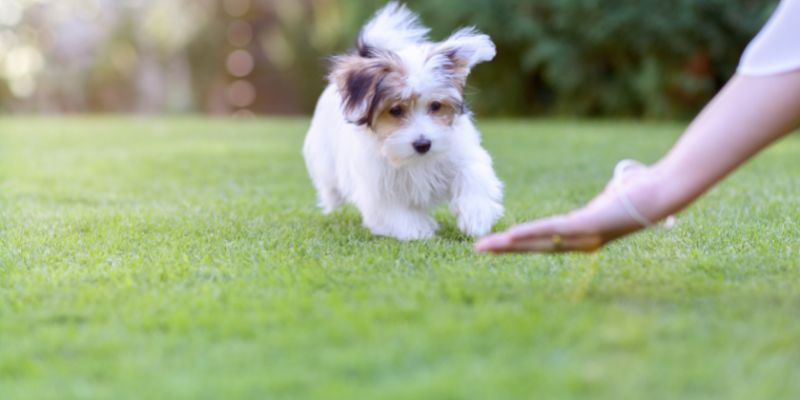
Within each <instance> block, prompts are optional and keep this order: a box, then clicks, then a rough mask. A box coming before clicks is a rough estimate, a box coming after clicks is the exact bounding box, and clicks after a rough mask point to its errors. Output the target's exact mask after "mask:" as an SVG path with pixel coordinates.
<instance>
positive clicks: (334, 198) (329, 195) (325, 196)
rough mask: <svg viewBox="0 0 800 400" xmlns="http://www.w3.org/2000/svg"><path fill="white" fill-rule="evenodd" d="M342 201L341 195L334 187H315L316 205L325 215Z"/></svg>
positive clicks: (334, 209)
mask: <svg viewBox="0 0 800 400" xmlns="http://www.w3.org/2000/svg"><path fill="white" fill-rule="evenodd" d="M343 203H344V199H342V195H341V194H339V191H338V190H336V188H335V187H332V186H326V187H320V188H317V205H318V206H319V208H320V209H322V213H323V214H325V215H327V214H330V213H332V212H334V211H336V209H337V208H339V207H340V206H341V205H342V204H343Z"/></svg>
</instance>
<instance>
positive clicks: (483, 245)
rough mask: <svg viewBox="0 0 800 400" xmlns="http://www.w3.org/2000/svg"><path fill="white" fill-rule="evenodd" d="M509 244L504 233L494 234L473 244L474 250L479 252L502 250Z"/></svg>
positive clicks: (509, 241)
mask: <svg viewBox="0 0 800 400" xmlns="http://www.w3.org/2000/svg"><path fill="white" fill-rule="evenodd" d="M510 243H511V240H510V239H509V237H508V234H507V233H506V232H501V233H495V234H493V235H489V236H485V237H483V238H481V239H480V240H478V242H477V243H475V249H476V250H478V251H480V252H487V251H494V249H502V248H505V247H507V246H508V245H509V244H510Z"/></svg>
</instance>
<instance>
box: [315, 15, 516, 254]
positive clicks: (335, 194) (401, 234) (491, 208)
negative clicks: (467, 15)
mask: <svg viewBox="0 0 800 400" xmlns="http://www.w3.org/2000/svg"><path fill="white" fill-rule="evenodd" d="M428 31H429V30H428V29H427V28H425V27H423V26H422V25H420V23H419V20H418V18H417V16H416V15H414V14H413V13H411V12H410V11H409V10H408V9H406V7H405V6H402V5H399V4H397V3H390V4H389V5H387V6H386V7H384V8H383V9H381V10H380V11H378V13H377V14H376V15H375V16H374V17H373V18H372V20H371V21H370V22H369V23H368V24H367V25H366V26H364V28H363V29H362V30H361V33H360V34H359V38H358V41H357V48H356V49H355V51H353V52H352V53H349V54H344V55H340V56H336V57H334V58H333V59H332V67H331V71H330V75H329V80H330V85H329V86H328V88H327V89H326V90H325V92H324V93H323V94H322V96H321V97H320V99H319V103H318V104H317V108H316V111H315V112H314V118H313V120H312V121H311V127H310V129H309V131H308V135H307V136H306V140H305V145H304V146H303V155H304V157H305V161H306V165H307V167H308V172H309V174H310V175H311V179H312V180H313V182H314V186H315V187H316V189H317V194H318V198H319V206H320V207H321V208H322V210H323V211H324V212H325V213H329V212H331V211H333V210H335V209H336V208H337V207H339V206H340V205H342V204H343V203H345V202H349V203H352V204H354V205H355V206H356V207H357V208H358V209H359V210H360V211H361V214H362V217H363V223H364V225H365V226H366V227H367V228H368V229H370V230H371V231H372V233H374V234H376V235H383V236H391V237H394V238H397V239H401V240H413V239H424V238H430V237H431V236H433V234H434V233H435V232H436V230H437V228H438V225H437V223H436V221H435V220H434V219H433V217H431V215H430V210H431V208H433V207H434V206H436V205H438V204H441V203H444V202H449V204H450V209H451V210H452V212H453V214H455V216H456V218H457V220H458V227H459V228H460V229H461V231H463V232H464V233H466V234H468V235H472V236H479V235H484V234H486V233H488V232H489V231H490V230H491V228H492V225H493V224H494V223H495V222H496V221H497V219H498V218H500V216H501V215H502V214H503V206H502V204H501V202H502V197H503V190H502V187H503V186H502V183H501V182H500V181H499V180H498V179H497V176H496V175H495V173H494V170H493V169H492V159H491V157H490V156H489V154H488V153H487V152H486V150H484V149H483V148H482V147H481V140H480V134H479V133H478V131H477V129H476V128H475V126H474V125H473V123H472V120H471V114H470V113H469V111H468V110H467V108H466V107H465V105H464V98H463V91H464V85H465V83H466V80H467V75H469V73H470V70H471V68H472V67H473V66H474V65H475V64H477V63H480V62H483V61H489V60H491V59H492V58H494V56H495V47H494V44H493V43H492V41H491V40H490V39H489V37H488V36H486V35H484V34H481V33H479V32H477V31H476V30H475V29H473V28H465V29H461V30H459V31H457V32H455V33H454V34H453V35H451V36H450V37H449V38H448V39H446V40H444V41H442V42H438V43H436V42H431V41H429V40H428V39H427V34H428Z"/></svg>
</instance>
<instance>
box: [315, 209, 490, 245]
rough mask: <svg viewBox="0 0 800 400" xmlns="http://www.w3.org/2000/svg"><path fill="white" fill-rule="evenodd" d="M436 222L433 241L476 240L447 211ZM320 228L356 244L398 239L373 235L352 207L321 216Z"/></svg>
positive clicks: (456, 241) (437, 213)
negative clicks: (465, 232) (436, 228)
mask: <svg viewBox="0 0 800 400" xmlns="http://www.w3.org/2000/svg"><path fill="white" fill-rule="evenodd" d="M434 217H435V218H436V221H437V222H438V223H439V230H438V231H437V232H436V235H435V236H434V237H433V238H432V239H431V240H432V241H437V240H440V241H445V242H451V243H460V244H471V243H473V242H474V241H475V238H473V237H471V236H469V235H466V234H464V233H463V232H461V231H460V230H459V229H458V225H457V223H456V220H455V218H454V217H453V215H451V214H450V213H449V212H448V211H446V210H437V211H436V212H435V213H434ZM317 221H319V223H320V224H321V226H320V233H324V234H325V235H329V236H330V237H336V238H347V240H348V241H351V242H353V241H355V242H362V243H368V242H383V241H395V240H396V239H393V238H388V237H385V236H376V235H373V234H372V233H371V232H370V231H369V229H367V228H365V227H364V226H363V225H362V222H361V215H360V214H359V213H358V210H356V209H355V208H353V207H351V206H346V207H343V208H342V209H339V210H337V211H335V212H333V213H331V214H329V215H319V218H318V219H317ZM501 225H502V224H498V228H497V229H502V226H501Z"/></svg>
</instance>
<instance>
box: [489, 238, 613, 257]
mask: <svg viewBox="0 0 800 400" xmlns="http://www.w3.org/2000/svg"><path fill="white" fill-rule="evenodd" d="M601 245H602V240H601V238H600V237H599V236H597V235H579V236H570V237H560V236H558V235H554V236H553V237H551V238H543V237H540V238H533V239H521V240H512V241H510V242H509V243H507V244H505V245H503V246H498V247H493V248H491V249H490V250H489V251H491V252H493V253H518V252H533V253H563V252H592V251H595V250H597V249H599V248H600V247H601Z"/></svg>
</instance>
